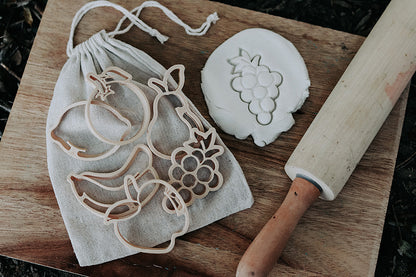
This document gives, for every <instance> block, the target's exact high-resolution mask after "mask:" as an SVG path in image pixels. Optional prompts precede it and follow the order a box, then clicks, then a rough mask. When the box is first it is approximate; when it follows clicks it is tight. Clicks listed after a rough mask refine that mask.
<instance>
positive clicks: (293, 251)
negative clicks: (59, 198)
mask: <svg viewBox="0 0 416 277" xmlns="http://www.w3.org/2000/svg"><path fill="white" fill-rule="evenodd" d="M85 2H87V1H84V0H77V1H63V0H49V1H48V5H47V8H46V10H45V13H44V16H43V19H42V22H41V26H40V28H39V31H38V34H37V37H36V40H35V43H34V45H33V49H32V52H31V55H30V58H29V61H28V63H27V66H26V70H25V73H24V76H23V78H22V83H21V86H20V88H19V91H18V94H17V96H16V99H15V103H14V106H13V109H12V112H11V114H10V118H9V121H8V123H7V127H6V130H5V133H4V135H3V139H2V141H1V144H0V157H1V160H0V191H1V193H0V220H1V224H0V254H1V255H5V256H10V257H14V258H18V259H22V260H26V261H30V262H34V263H38V264H42V265H47V266H51V267H55V268H60V269H63V270H68V271H73V272H78V273H83V274H88V275H102V274H106V275H113V274H114V275H115V274H118V275H122V276H130V275H133V276H201V275H215V276H232V275H233V274H234V273H235V269H236V267H237V264H238V261H239V259H240V257H241V255H242V254H243V253H244V251H245V249H246V248H247V247H248V245H249V243H250V242H251V240H252V239H253V238H254V237H255V235H256V234H257V233H258V231H259V230H260V229H261V227H262V226H263V225H264V223H266V221H267V220H268V219H269V217H270V216H271V215H272V214H273V213H274V211H275V210H276V208H278V207H279V205H280V204H281V202H282V201H283V198H284V196H285V195H286V192H287V190H288V188H289V186H290V183H291V182H290V180H289V178H288V177H287V176H286V175H285V173H284V171H283V166H284V164H285V162H286V161H287V159H288V158H289V156H290V154H291V152H292V151H293V150H294V148H295V146H296V144H297V143H298V142H299V140H300V138H301V137H302V135H303V133H304V132H305V131H306V129H307V127H308V126H309V124H310V123H311V121H312V119H313V118H314V116H315V115H316V114H317V112H318V111H319V109H320V107H321V105H322V104H323V103H324V101H325V99H326V98H327V96H328V95H329V93H330V91H331V89H332V88H333V87H334V86H335V84H336V82H337V81H338V79H339V77H340V76H341V74H342V73H343V71H344V70H345V68H346V67H347V65H348V63H349V61H350V60H351V59H352V57H353V56H354V54H355V52H356V51H357V49H358V48H359V46H360V45H361V43H362V42H363V40H364V38H362V37H359V36H354V35H350V34H346V33H342V32H338V31H333V30H330V29H325V28H321V27H316V26H312V25H308V24H305V23H301V22H296V21H292V20H288V19H283V18H280V17H275V16H270V15H266V14H261V13H257V12H253V11H248V10H243V9H239V8H235V7H231V6H227V5H223V4H219V3H214V2H209V1H201V0H199V1H195V0H183V1H168V0H164V1H161V3H163V4H164V5H166V6H167V7H168V8H170V9H171V10H172V11H173V12H175V13H176V14H177V15H178V16H179V17H180V18H181V19H183V20H184V22H186V23H188V24H190V25H191V26H199V24H201V23H202V22H203V21H204V20H205V17H206V16H208V15H209V14H210V13H212V12H214V11H217V12H218V14H219V17H220V20H219V21H218V22H217V24H215V25H214V26H213V27H212V28H211V29H210V30H209V32H208V34H207V35H206V36H204V37H190V36H187V35H186V34H185V32H184V31H183V29H182V28H181V27H179V26H176V25H174V24H173V23H171V22H170V21H167V20H166V19H165V17H164V16H163V15H162V13H161V12H160V11H159V10H156V9H149V10H145V11H144V12H143V17H142V18H143V20H144V21H145V22H147V23H148V24H149V25H151V26H153V27H155V28H157V29H159V31H160V32H161V33H163V34H167V35H169V36H170V37H171V38H170V40H169V41H168V42H166V43H165V44H164V45H161V44H159V42H157V40H155V39H154V38H151V37H150V36H148V35H147V34H145V33H143V32H142V31H140V30H138V29H135V28H134V29H132V30H131V31H130V32H128V33H127V34H125V35H122V36H120V37H119V39H121V40H122V41H125V42H127V43H130V44H132V45H133V46H136V47H137V48H139V49H141V50H144V51H145V52H147V53H148V54H150V55H151V56H152V57H153V58H155V59H156V60H157V61H159V62H160V63H161V64H162V65H164V66H165V67H170V66H171V65H173V64H178V63H180V64H184V65H185V66H186V84H185V88H184V92H185V93H186V94H187V96H188V97H189V98H190V99H191V100H192V101H193V102H194V103H195V104H196V106H197V107H198V108H199V110H200V111H201V113H202V114H203V115H204V116H205V117H206V118H207V119H208V120H209V121H210V122H211V123H212V124H213V125H214V126H216V125H215V124H214V122H213V121H212V119H211V118H210V117H209V115H208V111H207V107H206V105H205V102H204V99H203V95H202V93H201V89H200V70H201V69H202V67H203V65H204V63H205V61H206V60H207V58H208V56H209V55H210V53H211V52H212V51H213V50H214V49H215V48H216V47H217V46H218V45H220V44H221V43H222V42H223V41H224V40H226V39H227V38H229V37H230V36H232V35H233V34H235V33H237V32H239V31H241V30H243V29H246V28H251V27H261V28H266V29H270V30H272V31H275V32H277V33H279V34H281V35H283V36H284V37H286V38H287V39H289V40H290V41H292V42H293V43H294V45H295V46H296V47H297V49H298V50H299V52H300V53H301V54H302V56H303V57H304V59H305V62H306V65H307V67H308V70H309V74H310V79H311V82H312V85H311V88H310V97H309V98H308V100H307V101H306V102H305V104H304V106H303V107H302V109H301V110H300V111H299V112H297V113H296V114H295V120H296V124H295V125H294V127H293V128H292V129H291V130H290V131H289V132H287V133H284V134H282V135H281V136H280V137H279V139H278V140H277V141H275V142H274V143H272V144H271V145H268V146H266V147H264V148H259V147H257V146H255V145H254V144H253V142H252V140H251V139H247V140H244V141H239V140H236V139H235V138H234V137H232V136H229V135H227V134H224V133H223V132H221V131H220V136H221V137H222V138H223V140H224V142H225V144H226V145H227V146H228V147H229V148H230V150H231V151H232V152H233V153H234V155H235V156H236V158H237V160H238V161H239V162H240V165H241V167H242V169H243V171H244V173H245V175H246V178H247V181H248V183H249V185H250V188H251V190H252V192H253V195H254V199H255V204H254V205H253V207H252V208H250V209H248V210H245V211H242V212H239V213H237V214H234V215H232V216H229V217H227V218H225V219H223V220H220V221H218V222H216V223H213V224H211V225H209V226H206V227H204V228H202V229H200V230H198V231H195V232H192V233H190V234H187V235H185V236H183V237H181V238H180V239H179V240H178V242H177V246H176V247H175V249H174V250H173V251H172V252H171V253H169V254H166V255H147V254H138V255H134V256H131V257H127V258H123V259H120V260H117V261H113V262H109V263H106V264H103V265H98V266H92V267H86V268H81V267H80V266H79V265H78V263H77V260H76V258H75V255H74V253H73V250H72V247H71V243H70V241H69V238H68V235H67V232H66V230H65V226H64V224H63V221H62V218H61V215H60V212H59V208H58V205H57V202H56V199H55V196H54V193H53V190H52V186H51V183H50V180H49V176H48V171H47V165H46V147H45V124H46V117H47V113H48V108H49V103H50V100H51V98H52V94H53V89H54V85H55V82H56V80H57V78H58V75H59V72H60V69H61V67H62V66H63V64H64V63H65V61H66V60H67V57H66V53H65V51H66V42H67V39H68V34H69V30H70V25H71V21H72V17H73V16H74V14H75V13H76V11H77V10H78V9H79V8H80V7H81V6H82V5H83V4H84V3H85ZM115 2H118V3H122V4H123V5H124V7H126V8H127V9H132V8H134V7H135V6H137V5H139V1H133V0H129V1H115ZM120 16H121V15H120V14H119V13H118V12H115V11H114V10H111V9H109V8H99V9H97V10H94V11H92V12H90V13H88V16H87V17H86V18H84V19H83V20H82V21H81V24H80V25H79V27H78V29H77V35H76V39H75V42H76V43H79V42H81V41H84V40H86V39H87V38H88V37H89V36H91V35H92V34H94V33H96V32H98V31H100V30H101V29H103V28H105V29H107V30H112V29H113V28H114V27H115V25H116V23H117V21H118V20H119V18H120ZM359 77H360V76H357V78H359ZM406 99H407V98H406V95H404V96H403V97H402V99H401V100H400V101H399V102H398V104H397V105H396V107H395V109H394V110H393V112H392V114H391V115H390V117H389V118H388V120H387V121H386V123H385V124H384V126H383V128H382V130H381V131H380V133H379V134H378V135H377V137H376V139H375V140H374V142H373V143H372V145H371V146H370V148H369V149H368V151H367V153H366V155H365V156H364V158H363V159H362V161H361V163H360V164H359V165H358V167H357V169H356V171H355V172H354V174H353V176H352V177H351V179H350V180H349V182H348V184H347V185H346V186H345V188H344V190H343V191H342V192H341V194H340V195H339V197H338V198H337V199H336V201H333V202H326V201H323V200H319V201H318V202H317V203H315V204H314V205H313V207H312V208H311V209H310V210H309V211H308V212H307V213H306V215H305V217H304V218H303V219H302V220H301V222H300V224H299V226H298V227H297V229H296V231H295V232H294V235H293V237H292V238H291V240H290V241H289V244H288V246H287V248H286V250H285V251H284V253H283V255H282V258H281V259H280V260H279V262H278V263H277V264H276V266H275V268H274V269H273V271H272V274H273V275H279V276H297V275H301V276H317V275H318V276H320V275H330V276H336V275H338V276H367V275H368V276H371V275H373V274H374V270H375V266H376V262H377V255H378V249H379V244H380V240H381V234H382V230H383V223H384V217H385V212H386V208H387V203H388V197H389V192H390V186H391V181H392V177H393V169H394V164H395V160H396V154H397V150H398V145H399V138H400V133H401V126H402V121H403V117H404V112H405V104H406ZM370 180H371V181H370Z"/></svg>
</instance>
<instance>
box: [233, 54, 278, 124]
mask: <svg viewBox="0 0 416 277" xmlns="http://www.w3.org/2000/svg"><path fill="white" fill-rule="evenodd" d="M260 59H261V56H260V55H256V56H254V57H253V58H251V57H250V55H249V54H248V53H247V51H245V50H244V49H240V55H239V56H238V57H235V58H233V59H231V60H229V61H228V62H229V63H230V64H232V65H233V66H234V69H233V71H232V73H233V74H238V75H237V77H235V78H234V79H232V81H231V87H232V88H233V90H235V91H237V92H239V93H240V99H241V100H242V101H243V102H245V103H247V104H248V110H249V111H250V112H251V113H252V114H253V115H254V116H256V120H257V122H258V123H260V124H261V125H268V124H270V122H272V118H273V112H274V110H276V102H275V99H276V98H277V97H278V96H279V88H278V87H279V86H280V84H281V83H282V75H281V74H280V73H279V72H274V71H270V68H268V67H267V66H265V65H261V64H260Z"/></svg>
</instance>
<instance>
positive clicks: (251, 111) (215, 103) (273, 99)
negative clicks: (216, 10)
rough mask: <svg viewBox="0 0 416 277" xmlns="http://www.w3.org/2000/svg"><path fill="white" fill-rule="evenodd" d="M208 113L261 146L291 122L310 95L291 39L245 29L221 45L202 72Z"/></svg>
mask: <svg viewBox="0 0 416 277" xmlns="http://www.w3.org/2000/svg"><path fill="white" fill-rule="evenodd" d="M201 78H202V82H201V87H202V91H203V93H204V96H205V101H206V102H207V106H208V109H209V113H210V115H211V117H212V118H213V119H214V121H215V122H216V123H217V124H218V125H219V126H220V127H221V129H223V130H224V131H225V132H226V133H229V134H232V135H234V136H235V137H237V138H238V139H245V138H247V137H248V136H250V135H251V136H252V137H253V140H254V143H255V144H257V145H258V146H265V145H267V144H269V143H271V142H273V141H274V140H275V139H276V138H277V137H278V136H279V135H280V134H281V133H282V132H285V131H287V130H289V129H290V128H291V127H292V125H293V124H294V122H295V121H294V119H293V116H292V113H293V112H295V111H296V110H298V109H299V108H300V107H301V106H302V104H303V102H304V101H305V99H306V98H307V97H308V95H309V91H308V88H309V85H310V81H309V77H308V71H307V69H306V66H305V63H304V61H303V59H302V57H301V55H300V54H299V52H298V51H297V50H296V48H295V47H294V46H293V44H292V43H291V42H289V41H288V40H286V39H285V38H283V37H282V36H280V35H278V34H276V33H274V32H271V31H269V30H265V29H259V28H255V29H247V30H244V31H241V32H240V33H237V34H236V35H234V36H232V37H231V38H229V39H228V40H226V41H225V42H224V43H223V44H221V45H220V46H219V47H218V48H217V49H215V51H214V52H213V53H212V54H211V56H210V57H209V58H208V60H207V62H206V64H205V66H204V68H203V70H202V72H201Z"/></svg>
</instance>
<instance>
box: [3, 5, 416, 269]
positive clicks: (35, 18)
mask: <svg viewBox="0 0 416 277" xmlns="http://www.w3.org/2000/svg"><path fill="white" fill-rule="evenodd" d="M398 1H400V0H398ZM46 2H47V0H14V1H13V0H1V1H0V139H1V135H2V134H3V130H4V127H5V125H6V122H7V117H8V114H9V112H10V109H11V107H12V104H13V99H14V96H15V95H16V91H17V89H18V87H19V83H20V78H21V76H22V74H23V71H24V68H25V65H26V61H27V58H28V56H29V53H30V49H31V46H32V43H33V39H34V37H35V35H36V31H37V28H38V26H39V22H40V20H41V18H42V13H43V10H44V8H45V5H46ZM219 2H223V3H226V4H230V5H234V6H239V7H242V8H247V9H251V10H256V11H260V12H264V13H269V14H273V15H278V16H282V17H285V18H291V19H295V20H299V21H303V22H308V23H311V24H315V25H320V26H324V27H328V28H332V29H336V30H341V31H345V32H349V33H353V34H357V35H362V36H367V35H368V33H369V32H370V30H371V29H372V27H373V26H374V24H375V23H376V22H377V20H378V18H379V17H380V15H381V14H382V12H383V11H384V9H385V8H386V6H387V5H388V3H389V2H390V1H389V0H219ZM415 16H416V11H415ZM415 94H416V78H415V77H414V78H413V80H412V84H411V89H410V94H409V100H408V105H407V111H406V117H405V122H404V127H403V132H402V138H401V141H400V148H399V153H398V157H397V164H396V169H395V173H394V179H393V185H392V191H391V194H390V199H389V206H388V211H387V215H386V221H385V225H384V231H383V238H382V242H381V246H380V253H379V257H378V263H377V269H376V274H375V275H376V276H406V277H410V276H411V277H416V200H415V199H416V95H415ZM3 276H5V277H6V276H7V277H8V276H73V275H72V274H70V273H66V272H61V271H57V270H53V269H48V268H45V267H42V266H39V265H34V264H30V263H25V262H22V261H18V260H15V259H11V258H7V257H3V256H0V277H3Z"/></svg>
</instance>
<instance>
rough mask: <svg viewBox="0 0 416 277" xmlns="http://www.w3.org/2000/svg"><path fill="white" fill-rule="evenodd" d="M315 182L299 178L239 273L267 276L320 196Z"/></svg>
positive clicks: (257, 238) (243, 262)
mask: <svg viewBox="0 0 416 277" xmlns="http://www.w3.org/2000/svg"><path fill="white" fill-rule="evenodd" d="M319 195H320V191H319V189H318V188H317V187H315V186H314V185H313V184H312V183H310V182H308V181H307V180H305V179H302V178H295V179H294V180H293V183H292V185H291V187H290V189H289V192H288V193H287V195H286V198H285V200H284V201H283V203H282V205H281V206H280V208H279V209H278V210H277V211H276V213H275V214H274V215H273V216H272V218H270V220H269V221H268V222H267V223H266V225H264V227H263V229H262V230H261V231H260V233H259V234H258V235H257V237H256V238H255V239H254V241H253V242H252V243H251V244H250V246H249V247H248V249H247V250H246V252H245V253H244V255H243V257H242V259H241V261H240V263H239V264H238V268H237V274H236V275H237V276H238V277H240V276H267V274H268V273H269V272H270V270H271V269H272V268H273V266H274V265H275V263H276V261H277V260H278V259H279V256H280V254H281V253H282V251H283V249H284V247H285V245H286V242H287V241H288V239H289V237H290V235H291V234H292V232H293V230H294V229H295V227H296V224H297V223H298V221H299V219H300V218H301V217H302V215H303V214H304V213H305V212H306V210H307V209H308V208H309V207H310V206H311V205H312V203H313V202H314V201H315V200H316V199H317V198H318V197H319Z"/></svg>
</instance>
